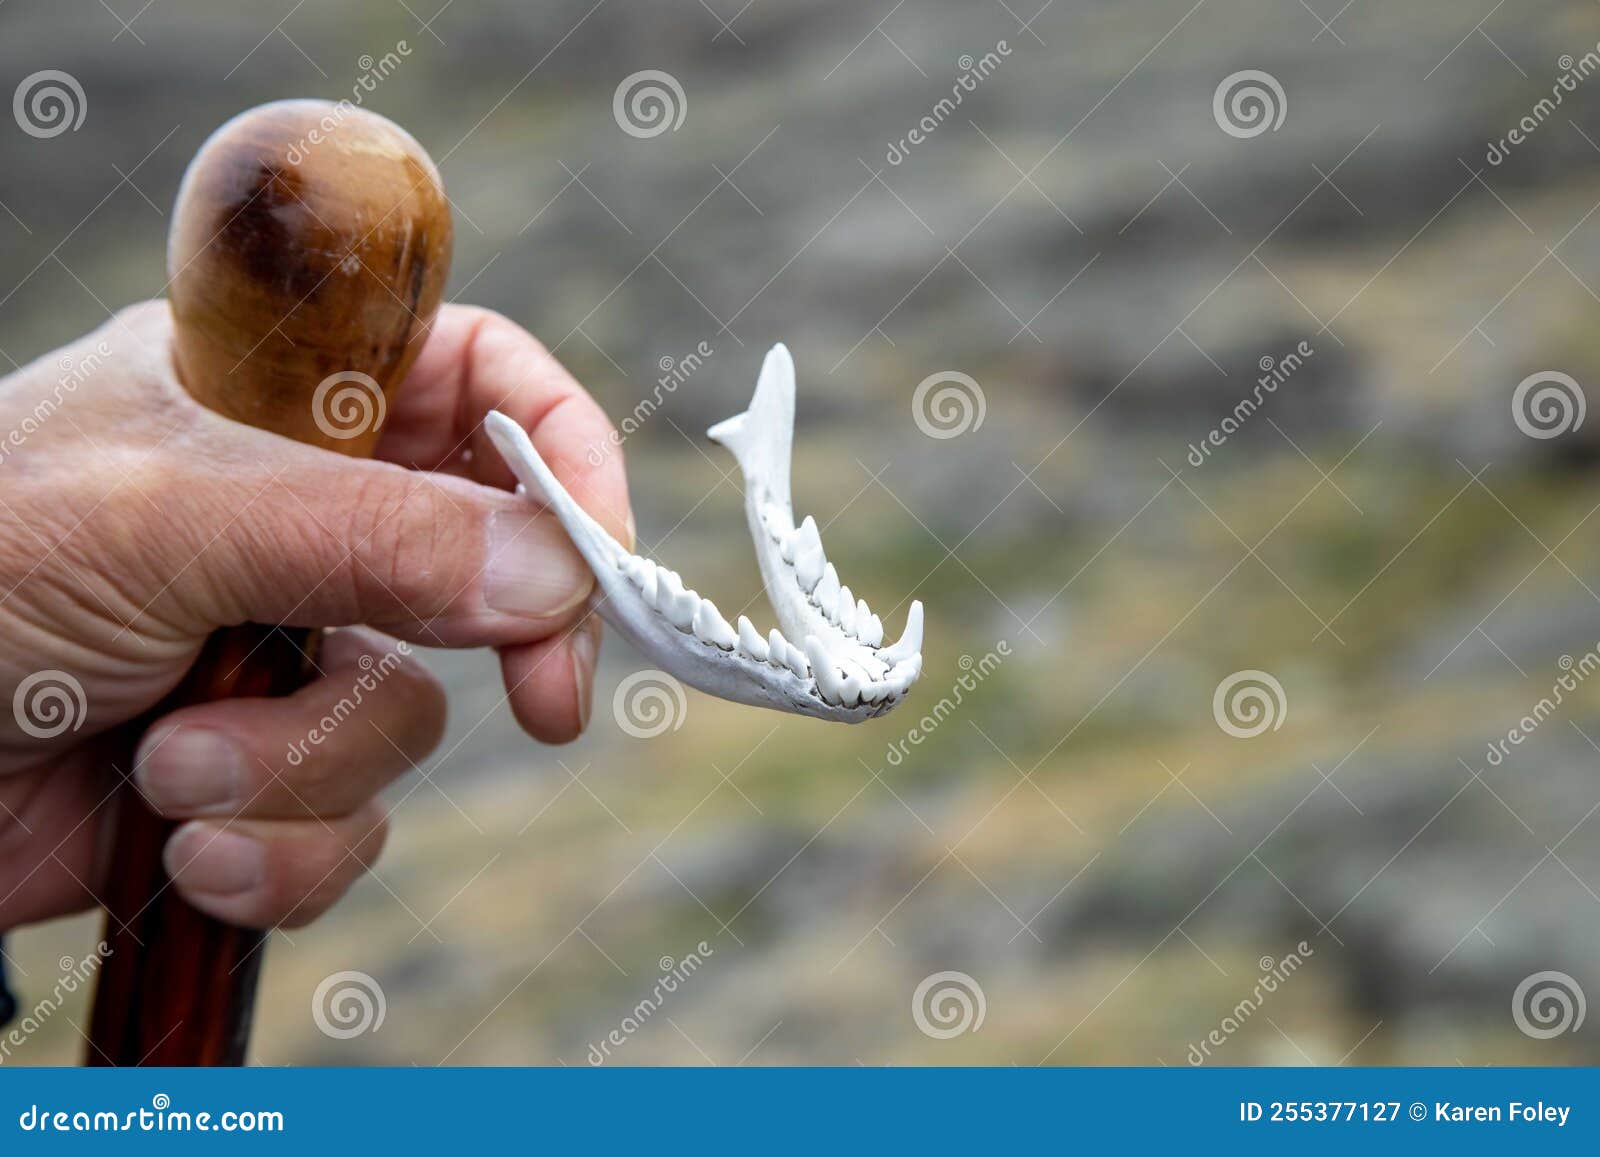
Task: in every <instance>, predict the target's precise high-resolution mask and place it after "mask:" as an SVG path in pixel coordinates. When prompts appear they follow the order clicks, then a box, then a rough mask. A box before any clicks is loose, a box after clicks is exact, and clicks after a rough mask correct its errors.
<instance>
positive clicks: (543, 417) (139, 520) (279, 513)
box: [0, 302, 633, 930]
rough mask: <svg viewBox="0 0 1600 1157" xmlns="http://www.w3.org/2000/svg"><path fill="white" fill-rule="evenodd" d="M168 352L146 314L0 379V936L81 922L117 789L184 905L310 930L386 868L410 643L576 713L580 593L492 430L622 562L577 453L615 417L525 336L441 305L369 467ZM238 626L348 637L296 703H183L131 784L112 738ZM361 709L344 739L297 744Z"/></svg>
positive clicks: (592, 649)
mask: <svg viewBox="0 0 1600 1157" xmlns="http://www.w3.org/2000/svg"><path fill="white" fill-rule="evenodd" d="M171 338H172V320H171V315H170V313H169V311H168V308H167V305H166V303H165V302H147V303H144V304H142V305H138V306H134V307H132V308H130V309H127V310H123V311H122V312H121V313H119V314H118V315H117V316H116V317H115V318H114V319H113V320H112V321H111V322H109V323H108V324H107V325H105V326H103V327H102V328H101V329H100V330H98V331H96V332H95V333H93V334H90V335H89V336H87V337H85V338H83V339H81V340H80V341H78V342H76V343H74V344H72V345H70V346H68V347H66V348H64V349H61V350H57V351H55V352H53V353H51V354H48V355H46V356H45V357H43V358H40V359H39V360H38V361H36V362H34V363H33V364H31V365H29V366H25V367H24V368H22V369H21V370H18V371H17V372H15V373H13V374H11V375H10V376H8V377H6V378H3V379H0V512H3V515H4V517H3V519H0V694H3V695H4V697H5V699H6V700H9V701H11V702H12V703H13V711H12V713H11V714H10V715H9V716H7V715H5V714H3V713H0V930H4V929H6V928H10V927H14V926H15V925H18V924H22V923H27V922H29V921H34V920H40V919H45V918H48V917H51V916H56V915H60V914H63V913H66V912H71V911H76V910H78V909H81V908H84V907H88V906H90V905H92V904H94V903H95V902H96V897H97V895H98V894H99V893H100V891H101V888H102V884H103V882H104V881H105V880H106V879H107V877H108V875H109V874H110V873H113V872H115V871H116V870H117V865H115V864H112V863H108V862H107V860H108V858H109V856H110V854H111V850H110V849H111V840H110V838H109V837H110V833H111V827H112V825H111V823H110V820H111V818H112V816H113V814H114V810H115V809H114V807H113V806H112V805H113V803H114V802H115V800H116V799H117V797H118V796H119V795H120V794H121V793H120V792H118V790H117V789H118V787H119V785H120V784H121V782H122V780H123V778H125V777H126V776H127V775H128V774H129V772H130V771H131V772H132V776H133V781H134V783H135V784H136V785H137V786H138V788H139V790H140V792H141V794H143V795H144V797H145V798H146V800H147V801H148V802H149V803H150V804H151V805H152V806H153V807H155V808H156V809H157V810H158V811H160V812H161V813H162V814H164V815H167V816H170V817H172V818H174V819H180V820H184V821H186V822H184V823H182V824H181V825H180V826H179V827H178V828H177V830H176V831H175V832H174V834H173V836H172V837H171V839H170V840H169V841H168V843H167V847H166V850H165V864H166V867H167V871H168V873H169V874H170V875H171V876H172V877H173V879H174V885H175V887H176V888H177V889H178V891H179V893H180V894H182V895H183V896H184V897H185V898H186V899H187V900H188V901H189V902H190V903H192V904H194V905H195V906H196V907H198V908H200V909H201V910H203V911H205V912H207V913H209V914H211V915H213V916H215V917H217V918H219V919H222V920H226V921H229V922H232V923H236V924H243V925H248V926H253V927H270V926H272V925H276V924H289V925H298V924H303V923H306V922H307V921H309V920H312V919H314V918H316V917H317V916H318V915H320V914H321V913H322V912H323V911H325V910H326V909H327V908H328V907H329V906H330V905H331V904H332V903H333V902H334V901H335V900H337V899H338V898H339V896H341V895H342V894H343V893H344V892H345V890H346V889H347V888H348V887H349V886H350V885H351V883H353V882H354V880H355V879H356V878H357V877H358V876H359V875H360V874H361V873H362V872H363V871H364V870H365V869H366V868H367V867H369V866H370V865H371V864H372V862H373V861H374V860H375V858H376V857H377V854H378V852H379V849H380V848H381V847H382V844H383V839H384V834H385V828H386V821H385V813H384V809H383V808H382V806H381V805H380V804H379V803H378V802H377V800H376V795H377V793H378V792H379V790H380V789H381V788H383V786H384V785H385V784H387V783H388V782H389V781H390V780H391V779H393V778H394V777H396V776H397V775H399V774H400V773H402V772H404V771H406V770H407V769H409V768H410V767H411V766H412V765H413V764H414V763H415V762H416V761H418V760H420V759H422V758H424V757H425V756H426V755H427V754H428V752H430V751H431V750H432V749H433V748H434V746H435V745H436V744H437V743H438V741H439V738H440V736H441V734H442V731H443V728H444V721H445V702H444V694H443V691H442V689H441V688H440V686H439V684H438V682H437V681H436V680H435V679H434V678H433V676H432V675H431V674H429V673H428V671H427V670H426V668H425V667H423V665H422V664H421V662H420V661H419V660H418V659H417V657H416V656H415V655H413V654H411V652H410V648H409V646H407V645H406V644H408V643H418V644H424V645H428V646H445V647H485V646H488V647H494V648H495V649H496V650H497V651H498V652H499V656H500V666H501V672H502V676H503V678H504V681H505V687H506V695H507V699H508V701H509V703H510V706H511V710H512V713H513V714H514V715H515V717H516V719H517V721H518V722H519V723H520V724H521V725H522V727H523V728H524V729H525V730H526V731H528V732H529V734H531V735H533V736H535V737H537V738H539V739H542V740H544V741H547V742H565V741H567V740H570V739H572V738H574V737H576V736H577V735H578V733H579V732H580V731H582V729H583V727H584V725H585V724H586V722H587V720H588V715H589V703H590V693H591V684H592V680H593V676H594V666H595V657H596V654H597V652H598V648H599V637H600V624H599V620H598V619H597V618H595V617H594V616H592V615H587V616H586V615H585V613H584V612H585V600H586V598H587V596H588V594H589V592H590V589H591V587H592V585H593V576H592V575H591V574H590V572H589V570H588V568H587V566H585V564H584V563H583V561H582V559H581V558H579V556H578V554H577V552H576V551H575V550H574V549H573V548H572V546H571V544H570V543H569V542H568V540H567V537H566V535H565V533H564V532H563V531H562V529H561V527H560V525H559V524H558V523H557V522H556V520H555V518H554V517H553V516H551V515H549V514H547V513H545V512H542V511H540V512H537V513H535V512H534V511H533V508H532V507H531V506H530V504H528V503H527V502H526V501H524V500H522V499H518V498H516V497H514V496H513V495H512V494H511V493H509V490H510V488H511V486H512V484H513V480H512V478H511V475H510V473H509V471H508V470H507V469H506V467H505V466H504V464H503V463H502V462H501V460H500V457H499V455H498V454H495V453H493V452H492V448H491V447H490V445H489V443H488V441H487V439H486V438H485V437H484V435H483V434H482V431H481V423H482V419H483V416H484V414H485V413H487V412H488V411H489V410H490V409H498V410H501V411H502V412H504V413H506V414H508V415H509V416H510V417H512V418H513V419H514V420H516V421H518V422H521V423H522V424H523V425H524V426H525V428H527V429H528V430H529V432H530V434H531V436H532V438H533V440H534V442H535V443H536V444H537V445H538V446H539V448H540V451H541V453H542V454H543V455H544V456H545V457H546V459H547V460H548V461H549V462H550V463H551V465H552V468H553V469H555V470H556V471H557V473H558V474H559V475H560V476H561V477H562V478H563V480H564V481H567V480H568V479H569V478H570V481H568V482H567V484H568V486H569V488H570V489H571V490H572V492H573V494H574V495H575V496H576V497H577V498H578V500H579V501H580V502H582V503H583V504H584V505H585V506H586V508H587V509H588V510H589V512H590V513H591V514H592V515H593V516H594V517H595V518H596V519H598V520H599V521H600V522H601V523H602V524H604V525H605V526H606V527H607V528H608V529H609V530H611V532H612V533H613V534H615V535H617V537H618V538H619V539H621V540H622V541H624V542H630V543H631V542H632V539H633V524H632V515H631V514H630V513H629V509H628V499H627V488H626V482H625V480H624V475H623V469H622V462H621V458H620V456H619V455H617V454H615V453H607V454H605V455H603V456H600V460H599V462H598V464H596V463H594V462H592V461H591V460H590V459H591V455H590V453H589V447H591V446H596V445H603V444H605V443H606V440H607V439H608V438H609V436H610V434H611V425H610V423H609V422H608V421H607V419H606V417H605V415H604V414H603V413H602V412H601V410H600V409H599V407H598V406H596V405H595V403H594V402H593V401H592V400H591V399H590V398H589V396H588V395H587V394H586V393H585V392H584V391H583V389H582V387H580V386H579V385H578V384H577V382H575V381H574V380H573V379H572V377H571V376H570V375H569V374H568V373H567V372H566V370H565V369H563V368H562V367H561V365H560V364H559V363H558V362H557V361H556V360H555V359H554V358H553V357H552V356H551V355H550V354H549V353H548V352H547V351H546V350H545V349H544V348H543V347H542V346H541V345H540V344H539V343H538V342H537V341H535V340H534V339H533V338H532V337H531V336H529V335H528V334H527V333H526V332H525V331H524V330H522V329H521V328H520V327H518V326H516V325H514V324H513V323H511V322H509V321H507V320H506V319H504V318H502V317H500V316H498V315H496V314H493V313H489V312H487V311H484V310H480V309H473V308H464V307H456V306H445V307H444V308H443V309H441V311H440V313H439V315H438V318H437V320H436V321H435V323H434V326H433V329H432V331H431V333H430V335H429V337H428V338H427V344H426V345H425V347H424V348H423V351H422V353H421V355H420V356H419V358H418V360H417V362H416V365H415V366H414V367H413V369H412V370H411V373H410V375H409V376H408V378H407V380H406V382H405V383H404V384H403V385H402V386H401V388H400V390H399V391H398V393H397V395H396V396H395V397H394V398H392V399H390V405H389V414H388V421H387V424H386V425H385V428H384V432H383V435H382V438H381V440H380V442H379V444H378V448H377V458H376V459H375V460H373V461H366V460H360V459H353V458H348V457H344V456H342V455H338V454H334V453H330V452H328V451H325V450H319V449H316V448H313V447H310V446H305V445H302V444H300V443H297V442H292V441H290V440H288V439H285V438H280V437H278V436H276V435H273V434H269V433H266V432H263V431H260V430H256V429H252V428H251V427H248V426H244V425H240V424H238V423H235V422H230V421H228V420H226V419H224V418H222V417H220V416H218V415H216V414H213V413H211V412H210V411H208V410H205V409H203V408H202V407H201V406H199V405H198V404H197V403H196V402H195V401H194V400H193V399H191V398H190V397H189V396H188V394H186V393H185V392H184V390H183V388H182V386H181V385H180V384H179V383H178V381H177V378H176V376H175V374H174V372H173V369H172V358H171V352H170V351H171ZM407 467H411V469H407ZM242 622H264V623H282V624H285V625H289V626H306V627H324V626H328V627H344V628H346V629H343V630H339V631H335V632H333V633H332V634H330V635H329V637H328V638H327V640H326V642H325V644H324V646H323V648H322V652H321V654H320V656H319V657H318V673H317V677H316V678H315V680H314V681H313V682H312V683H311V684H310V685H309V686H307V687H305V688H304V689H303V690H301V691H299V692H297V693H295V694H294V695H291V696H289V697H287V698H283V699H272V700H268V699H232V700H225V701H221V702H216V703H208V704H202V705H197V706H189V707H183V708H180V709H178V710H176V711H174V712H172V713H171V714H169V715H166V716H165V717H163V718H161V719H158V720H157V721H155V722H154V724H153V725H151V726H150V727H149V729H148V730H147V731H146V732H145V734H144V736H143V738H142V739H141V740H140V742H139V746H138V750H137V754H136V756H135V758H134V765H133V767H132V768H130V767H128V766H127V757H126V746H125V744H126V739H125V737H124V736H122V735H119V734H118V733H117V731H116V730H115V729H117V728H118V727H119V725H121V724H124V723H126V722H128V721H129V720H132V719H134V718H136V717H138V716H139V715H141V714H142V713H144V712H146V711H148V710H149V709H150V708H152V707H153V706H155V705H156V704H157V703H158V702H160V700H161V699H162V697H163V696H164V695H166V693H167V692H168V691H170V690H171V689H172V688H173V686H174V685H176V684H177V682H178V681H179V679H180V678H181V677H182V676H183V674H184V672H185V671H186V670H187V669H188V667H189V666H190V664H191V663H192V662H193V661H194V659H195V656H196V655H197V654H198V652H199V649H200V646H201V644H202V643H203V642H204V640H205V638H206V637H207V635H209V634H210V633H211V632H212V631H213V630H215V629H216V628H218V627H221V626H226V625H230V624H235V623H242ZM352 624H366V626H364V627H356V626H352ZM371 628H376V629H371ZM379 632H383V633H379ZM389 636H392V637H389ZM397 640H401V642H397ZM374 672H381V675H379V676H377V677H375V676H374ZM358 683H359V684H360V686H361V687H362V688H364V689H363V690H361V691H360V693H359V697H357V696H355V695H352V691H353V690H354V688H355V686H356V685H357V684H358ZM369 686H370V689H365V688H368V687H369ZM53 688H54V689H57V690H62V689H64V691H65V695H64V697H56V698H52V689H53ZM78 688H81V692H82V694H81V700H80V699H79V698H78V696H77V690H78ZM352 700H355V701H358V702H359V707H357V708H356V711H357V712H358V716H357V717H355V718H350V719H347V720H345V725H344V726H341V727H339V728H338V729H337V730H333V731H330V732H329V733H327V734H326V735H325V736H324V737H322V740H321V741H320V742H317V743H310V742H307V740H308V737H309V736H310V734H311V732H312V731H313V730H314V729H316V728H318V725H319V721H320V720H322V719H323V718H324V716H327V715H329V714H330V712H333V711H335V709H336V708H339V707H340V705H341V701H344V703H345V705H346V706H348V704H349V703H350V702H351V701H352ZM295 751H298V752H299V754H298V757H295V756H293V755H292V754H291V753H292V752H295ZM113 761H115V762H116V763H118V764H120V765H121V766H120V767H117V768H113V766H112V764H113Z"/></svg>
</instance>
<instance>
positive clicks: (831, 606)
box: [811, 562, 839, 619]
mask: <svg viewBox="0 0 1600 1157" xmlns="http://www.w3.org/2000/svg"><path fill="white" fill-rule="evenodd" d="M811 598H812V601H813V602H815V603H816V604H817V606H819V607H821V608H822V613H823V614H825V615H827V616H828V618H830V619H831V618H833V617H834V615H835V613H836V612H837V611H838V609H839V572H838V571H836V570H834V569H833V564H832V563H831V562H830V563H829V564H828V565H827V566H826V567H824V568H823V571H822V579H821V581H820V582H818V583H817V588H816V590H814V591H812V592H811Z"/></svg>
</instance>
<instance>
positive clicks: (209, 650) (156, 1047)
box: [86, 101, 451, 1065]
mask: <svg viewBox="0 0 1600 1157" xmlns="http://www.w3.org/2000/svg"><path fill="white" fill-rule="evenodd" d="M450 246H451V226H450V208H449V202H448V201H447V200H446V199H445V195H444V190H443V188H442V186H441V184H440V181H439V174H438V171H437V170H436V169H435V168H434V165H433V162H432V161H431V160H429V158H428V155H427V153H425V152H424V151H423V149H422V147H421V146H420V145H418V144H417V142H416V141H415V140H413V139H412V138H411V136H410V135H409V134H407V133H406V132H405V131H404V130H402V129H400V128H399V127H397V126H396V125H394V124H392V123H390V122H389V121H387V120H385V119H384V118H383V117H380V116H377V115H376V114H374V113H370V112H366V111H364V110H362V109H359V108H356V107H354V106H352V105H350V104H349V103H348V102H345V103H341V104H338V105H335V104H330V103H327V102H323V101H282V102H278V103H275V104H268V105H262V106H261V107H259V108H255V109H251V110H250V111H249V112H246V113H243V114H241V115H240V116H237V117H235V118H234V119H233V120H231V121H229V122H228V123H227V124H225V125H223V126H222V127H221V128H220V129H218V130H217V131H216V132H215V133H213V134H212V136H211V138H210V139H209V140H208V141H206V143H205V145H204V146H202V147H201V149H200V152H199V153H198V154H196V156H195V158H194V160H193V161H192V162H191V163H190V165H189V170H188V172H187V173H186V174H185V175H184V179H183V184H182V186H181V187H180V188H179V190H178V203H177V208H176V209H175V210H174V213H173V220H172V231H171V235H170V238H169V244H168V252H167V262H168V273H169V276H170V278H171V282H170V287H171V304H172V311H173V317H174V320H175V330H174V350H173V356H174V361H175V363H176V366H177V369H178V374H179V377H180V378H181V379H182V381H183V384H184V387H185V388H186V389H187V390H188V391H189V392H190V393H191V394H192V395H193V396H194V397H195V398H196V399H197V400H198V401H200V402H201V403H202V404H204V405H205V406H207V407H208V408H210V409H213V410H216V411H218V412H220V413H222V414H224V415H226V416H228V417H230V418H233V419H235V420H237V421H240V422H245V423H248V424H249V425H252V426H258V427H261V428H263V429H267V430H272V431H274V432H276V433H279V434H283V435H285V436H286V437H289V438H293V439H295V440H296V441H300V442H310V443H313V444H315V445H318V446H321V447H324V448H326V449H329V450H335V451H338V452H340V453H344V454H351V455H357V456H367V455H370V454H371V453H372V450H373V447H374V445H375V444H376V443H377V440H378V434H379V430H380V428H381V426H382V421H383V417H384V415H385V413H386V412H387V398H388V395H389V393H390V392H391V391H392V390H393V389H394V387H396V386H397V385H398V384H399V383H400V381H401V380H402V379H403V378H404V377H405V373H406V371H407V369H409V368H410V366H411V363H412V361H413V360H414V359H415V358H416V356H417V354H418V353H419V352H420V350H421V348H422V344H423V340H424V337H425V334H426V331H427V328H428V326H429V325H430V324H431V322H432V320H433V316H434V314H435V312H436V311H437V309H438V306H439V299H440V296H441V294H442V292H443V288H444V282H445V278H446V276H447V274H448V272H449V266H450ZM316 641H317V636H316V635H315V633H313V632H307V631H303V630H295V629H285V628H281V627H276V626H268V625H256V624H246V625H243V626H239V627H231V628H227V629H225V630H222V631H219V632H217V634H216V635H214V636H212V638H211V639H209V640H208V641H207V643H206V646H205V647H204V649H203V650H202V652H201V654H200V657H199V659H198V660H197V661H196V663H195V665H194V667H193V668H192V669H191V670H190V671H189V673H188V675H187V676H186V677H185V679H184V681H183V683H182V684H181V685H180V686H179V687H178V688H177V690H176V691H174V692H173V694H172V695H171V696H170V697H169V698H168V700H167V701H166V702H164V703H162V704H161V705H160V706H159V707H157V708H156V709H155V711H154V712H152V713H151V714H150V716H149V717H147V718H146V719H145V720H143V721H142V723H144V724H148V723H149V722H150V721H151V720H153V719H155V718H158V717H160V716H162V715H165V714H167V713H168V712H170V711H172V710H173V709H175V708H176V707H179V706H183V705H184V704H189V703H203V702H211V701H213V700H217V699H225V698H230V697H233V696H240V695H251V696H263V695H284V694H288V693H289V692H291V691H293V690H295V689H296V688H298V687H300V686H303V685H304V683H305V682H306V681H307V678H308V671H309V659H310V657H311V655H312V652H313V650H314V648H315V645H316ZM132 730H133V734H132V736H131V737H130V738H131V740H132V741H136V740H137V738H138V734H139V733H140V732H142V730H143V727H142V726H141V727H137V728H134V729H132ZM131 763H132V759H131V755H130V756H129V758H128V760H127V762H125V763H124V764H123V765H122V766H121V768H120V770H121V771H122V773H123V774H125V775H126V774H127V773H128V772H129V770H130V769H131ZM172 827H173V825H172V824H171V823H169V822H168V821H165V820H163V819H161V818H159V817H157V816H156V815H155V814H154V813H152V812H151V811H150V810H149V809H148V808H147V807H146V806H145V805H144V801H143V799H142V798H140V797H139V795H138V793H137V792H136V791H134V790H133V789H132V788H131V786H130V787H128V788H125V789H124V792H123V798H122V799H121V801H120V803H119V817H118V826H117V834H116V840H115V846H114V850H113V853H112V857H113V858H112V860H111V870H110V880H111V885H110V891H109V894H108V896H107V897H106V901H107V902H106V908H107V916H106V933H105V940H106V942H107V944H108V946H109V947H110V949H111V951H110V952H109V953H107V954H106V958H105V962H104V964H103V966H102V968H101V972H100V978H99V982H98V987H97V990H96V993H95V1002H94V1013H93V1018H92V1021H91V1025H90V1032H89V1047H88V1050H87V1052H86V1059H87V1060H88V1062H89V1063H90V1064H114V1065H138V1064H145V1065H215V1064H239V1063H242V1061H243V1059H244V1051H245V1045H246V1043H247V1040H248V1036H249V1028H250V1016H251V1008H252V1001H253V996H254V992H255V984H256V977H257V973H258V970H259V968H260V962H261V955H262V954H261V951H260V949H261V937H260V935H259V934H258V933H255V932H250V931H246V930H244V929H240V928H235V927H232V926H230V925H226V924H223V923H221V922H219V921H216V920H213V919H211V918H210V917H208V916H205V915H203V914H202V913H200V912H199V911H197V910H196V909H194V908H192V907H190V906H189V905H188V904H187V903H185V902H184V901H183V900H182V899H181V898H180V897H179V896H178V894H177V892H176V891H175V890H174V889H173V888H172V887H171V886H170V882H169V880H168V879H167V876H166V873H165V870H164V869H163V867H162V862H161V852H162V848H163V846H164V845H165V843H166V840H167V837H168V836H169V835H170V834H171V831H172Z"/></svg>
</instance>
